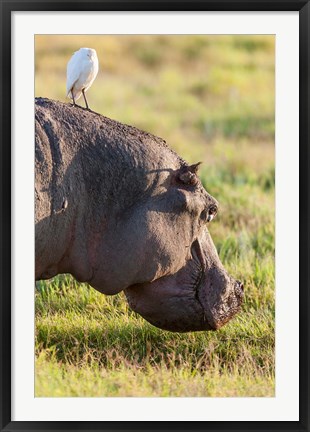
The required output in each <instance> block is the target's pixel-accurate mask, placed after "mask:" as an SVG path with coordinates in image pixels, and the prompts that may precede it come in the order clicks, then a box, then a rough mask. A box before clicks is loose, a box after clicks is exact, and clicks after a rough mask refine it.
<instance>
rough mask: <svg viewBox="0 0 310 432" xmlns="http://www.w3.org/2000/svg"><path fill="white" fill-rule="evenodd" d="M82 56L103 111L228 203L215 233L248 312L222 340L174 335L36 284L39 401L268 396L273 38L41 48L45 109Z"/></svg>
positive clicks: (73, 285)
mask: <svg viewBox="0 0 310 432" xmlns="http://www.w3.org/2000/svg"><path fill="white" fill-rule="evenodd" d="M82 46H89V47H93V48H95V49H96V50H97V54H98V57H99V61H100V71H99V74H98V77H97V79H96V81H95V82H94V84H93V86H92V88H91V89H90V90H89V91H88V95H87V97H88V102H89V104H90V107H91V108H92V109H93V110H94V111H97V112H100V113H102V114H104V115H106V116H108V117H111V118H114V119H117V120H119V121H121V122H123V123H127V124H131V125H134V126H137V127H139V128H141V129H144V130H147V131H149V132H152V133H154V134H155V135H158V136H161V137H162V138H164V139H165V140H166V141H167V143H168V144H169V145H170V146H171V147H172V148H173V149H175V150H176V151H177V152H178V153H179V154H180V155H181V156H182V157H183V158H184V159H186V160H187V161H188V162H190V163H194V162H197V161H198V160H202V161H203V165H202V167H201V171H200V178H201V179H202V181H203V184H204V186H205V187H206V189H207V190H208V192H210V193H211V194H212V195H213V196H214V197H215V198H216V199H217V200H218V201H219V202H220V213H219V215H218V216H217V218H216V219H215V220H214V222H212V224H211V226H210V232H211V234H212V237H213V240H214V242H215V245H216V247H217V250H218V252H219V255H220V257H221V259H222V261H223V263H224V265H225V267H226V268H227V269H228V271H229V272H230V273H231V274H232V275H234V277H235V278H236V279H240V280H242V281H244V284H245V303H244V306H243V308H242V311H241V313H240V314H239V315H238V316H237V317H235V318H234V319H233V320H232V321H231V322H230V323H229V324H227V325H226V326H224V327H223V328H222V329H221V330H219V331H217V332H197V333H187V334H181V333H170V332H167V331H162V330H159V329H157V328H155V327H153V326H151V325H150V324H148V323H147V322H146V321H144V320H143V319H142V318H141V317H139V316H138V315H137V314H135V313H134V312H132V311H131V310H130V309H129V307H128V306H127V303H126V301H125V298H124V296H123V295H122V294H120V295H117V296H114V297H106V296H104V295H102V294H100V293H98V292H96V291H95V290H94V289H92V288H90V287H89V286H87V285H85V284H78V283H77V282H76V281H74V280H73V278H71V277H70V276H69V275H61V276H58V277H56V278H54V279H53V280H51V281H47V282H38V283H37V289H36V295H35V302H36V381H35V387H36V396H220V397H224V396H227V397H230V396H257V397H262V396H265V397H266V396H269V397H270V396H273V395H274V385H275V383H274V372H275V371H274V342H275V335H274V318H275V316H274V315H275V304H274V37H273V36H168V37H166V36H36V41H35V49H36V82H35V92H36V96H42V97H48V98H52V99H57V100H61V101H65V96H66V95H65V93H66V64H67V61H68V60H69V58H70V56H71V55H72V53H73V52H74V51H75V50H77V49H78V48H80V47H82ZM78 103H80V104H83V102H82V99H81V100H79V101H78Z"/></svg>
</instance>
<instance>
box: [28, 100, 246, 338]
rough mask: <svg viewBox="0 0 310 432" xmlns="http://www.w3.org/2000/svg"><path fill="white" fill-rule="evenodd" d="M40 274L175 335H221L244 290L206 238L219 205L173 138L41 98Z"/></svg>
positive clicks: (38, 137) (37, 246)
mask: <svg viewBox="0 0 310 432" xmlns="http://www.w3.org/2000/svg"><path fill="white" fill-rule="evenodd" d="M35 154H36V162H35V165H36V166H35V169H36V173H35V221H36V226H35V255H36V261H35V277H36V280H42V279H49V278H52V277H54V276H56V275H57V274H62V273H70V274H71V275H73V277H74V278H76V279H77V280H78V281H80V282H86V283H88V284H89V285H90V286H91V287H93V288H95V289H96V290H98V291H100V292H101V293H103V294H106V295H113V294H117V293H119V292H121V291H124V293H125V296H126V298H127V301H128V303H129V306H130V307H131V309H133V310H134V311H136V312H137V313H138V314H140V315H141V316H142V317H144V318H145V319H146V320H147V321H149V322H150V323H151V324H153V325H155V326H157V327H159V328H161V329H164V330H170V331H178V332H186V331H202V330H216V329H219V328H220V327H222V326H223V325H224V324H225V323H226V322H228V321H229V320H230V319H231V318H232V317H233V316H234V315H235V314H236V313H237V312H238V311H239V310H240V307H241V304H242V300H243V284H242V283H241V282H240V281H237V280H235V279H234V278H233V277H232V276H230V275H229V274H228V273H227V271H226V270H225V268H224V267H223V265H222V263H221V261H220V259H219V256H218V254H217V251H216V248H215V246H214V243H213V241H212V239H211V236H210V233H209V229H208V227H209V223H210V222H211V220H212V219H213V218H214V217H215V215H216V213H217V211H218V202H217V201H216V199H215V198H213V197H212V196H211V195H210V194H209V193H208V192H207V191H206V190H205V189H204V187H203V185H202V183H201V181H200V179H199V176H198V169H199V168H198V167H199V164H194V165H190V164H188V163H186V162H185V161H184V160H183V159H182V158H181V157H180V156H178V155H177V154H176V153H175V152H174V151H173V150H172V149H170V148H169V147H168V145H167V144H166V142H165V141H164V140H163V139H161V138H159V137H157V136H154V135H152V134H150V133H147V132H143V131H141V130H139V129H137V128H135V127H132V126H128V125H125V124H122V123H120V122H118V121H115V120H111V119H109V118H107V117H104V116H103V115H100V114H98V113H95V112H92V111H90V110H87V109H85V108H82V107H78V106H72V105H71V104H66V103H62V102H58V101H52V100H49V99H46V98H36V100H35Z"/></svg>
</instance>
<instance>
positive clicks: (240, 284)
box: [236, 280, 244, 291]
mask: <svg viewBox="0 0 310 432" xmlns="http://www.w3.org/2000/svg"><path fill="white" fill-rule="evenodd" d="M236 282H237V284H238V285H239V288H240V289H242V291H244V286H243V283H242V282H240V281H238V280H237V281H236Z"/></svg>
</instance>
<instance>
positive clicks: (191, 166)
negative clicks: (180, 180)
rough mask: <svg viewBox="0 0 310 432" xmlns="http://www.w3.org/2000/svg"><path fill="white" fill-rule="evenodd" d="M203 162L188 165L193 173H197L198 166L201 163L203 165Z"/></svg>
mask: <svg viewBox="0 0 310 432" xmlns="http://www.w3.org/2000/svg"><path fill="white" fill-rule="evenodd" d="M201 164H202V162H197V163H195V164H193V165H190V166H189V167H188V170H189V171H190V172H191V173H193V174H197V172H198V168H199V165H201Z"/></svg>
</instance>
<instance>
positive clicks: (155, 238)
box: [90, 164, 243, 332]
mask: <svg viewBox="0 0 310 432" xmlns="http://www.w3.org/2000/svg"><path fill="white" fill-rule="evenodd" d="M197 169H198V164H196V165H192V166H189V165H182V166H181V167H180V168H178V169H175V170H171V172H170V173H169V175H166V176H165V177H164V181H162V180H161V181H160V182H158V184H157V186H156V188H154V190H153V191H152V192H151V193H150V191H149V192H148V196H147V198H145V199H141V200H139V201H138V200H137V202H136V203H135V205H132V206H130V207H129V208H127V210H126V211H124V212H123V213H122V215H121V217H119V218H117V217H116V218H114V222H113V224H112V225H111V226H110V229H109V230H108V231H109V232H110V233H111V232H113V241H112V240H111V241H110V240H109V236H106V238H105V243H104V244H105V246H104V248H103V249H102V250H101V253H100V255H101V257H102V255H104V254H105V253H106V257H107V262H108V266H106V267H105V268H104V269H102V267H104V265H102V264H101V269H102V270H103V272H97V273H96V274H94V277H93V279H92V280H91V281H90V284H91V285H92V286H94V287H95V288H97V289H99V290H100V291H102V292H104V293H106V294H113V293H115V292H116V291H117V292H118V291H121V290H122V289H123V290H124V292H125V294H126V297H127V299H128V302H129V305H130V307H131V308H132V309H133V310H134V311H136V312H137V313H139V314H140V315H142V316H143V317H144V318H145V319H146V320H147V321H149V322H150V323H152V324H153V325H155V326H157V327H160V328H162V329H166V330H170V331H179V332H185V331H197V330H216V329H218V328H220V327H221V326H222V325H224V324H225V323H226V322H227V321H229V320H230V319H231V318H232V317H233V316H234V315H235V314H236V313H237V312H238V311H239V309H240V305H241V303H242V299H243V284H242V283H241V282H239V281H236V280H234V279H233V278H232V277H231V276H229V275H228V273H227V272H226V270H225V269H224V267H223V265H222V264H221V262H220V260H219V257H218V254H217V251H216V249H215V246H214V244H213V241H212V239H211V236H210V234H209V231H208V223H209V222H211V220H212V219H213V218H214V216H215V215H216V213H217V209H218V203H217V201H216V200H215V199H214V198H213V197H212V196H211V195H209V194H208V193H207V191H206V190H205V189H204V188H203V186H202V184H201V182H200V180H199V179H198V177H197V174H196V173H197ZM111 256H112V261H111ZM101 263H102V261H101ZM103 275H104V276H103ZM128 282H129V283H128ZM102 287H104V288H102Z"/></svg>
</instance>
